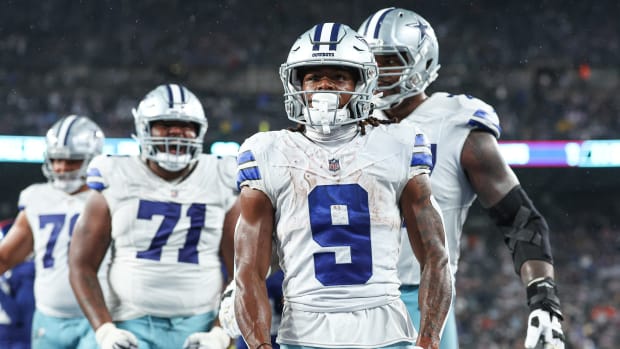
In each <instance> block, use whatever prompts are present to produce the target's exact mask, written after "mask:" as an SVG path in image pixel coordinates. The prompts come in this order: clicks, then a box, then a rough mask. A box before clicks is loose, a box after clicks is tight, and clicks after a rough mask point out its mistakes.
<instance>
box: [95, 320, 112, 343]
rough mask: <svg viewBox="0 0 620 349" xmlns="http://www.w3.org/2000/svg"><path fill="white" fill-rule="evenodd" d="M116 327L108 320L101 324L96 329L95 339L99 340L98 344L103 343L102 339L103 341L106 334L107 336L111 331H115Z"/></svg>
mask: <svg viewBox="0 0 620 349" xmlns="http://www.w3.org/2000/svg"><path fill="white" fill-rule="evenodd" d="M115 329H116V326H115V325H114V324H113V323H111V322H106V323H104V324H103V325H101V326H99V327H98V328H97V330H96V331H95V340H96V341H97V344H99V345H101V341H103V338H105V336H107V335H108V333H110V331H114V330H115Z"/></svg>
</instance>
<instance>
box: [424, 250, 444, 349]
mask: <svg viewBox="0 0 620 349" xmlns="http://www.w3.org/2000/svg"><path fill="white" fill-rule="evenodd" d="M438 243H439V241H438ZM452 296H453V294H452V273H451V271H450V263H449V258H448V255H447V251H446V250H445V248H444V247H443V245H436V247H434V248H432V249H427V251H426V263H425V267H424V270H423V271H422V275H421V282H420V289H419V295H418V297H419V299H418V301H419V304H420V317H421V318H420V328H419V333H418V341H417V345H419V346H421V347H423V348H439V342H440V339H441V338H440V334H441V330H442V328H443V325H444V323H445V321H446V317H447V316H448V311H449V309H450V304H451V302H452Z"/></svg>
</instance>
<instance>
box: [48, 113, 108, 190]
mask: <svg viewBox="0 0 620 349" xmlns="http://www.w3.org/2000/svg"><path fill="white" fill-rule="evenodd" d="M104 140H105V138H104V135H103V132H102V131H101V129H100V128H99V126H97V124H95V123H94V122H93V121H92V120H90V119H89V118H88V117H86V116H78V115H69V116H66V117H64V118H62V119H60V120H58V121H56V122H55V123H54V125H52V127H51V128H50V129H49V130H48V131H47V134H46V136H45V146H46V149H45V153H44V154H43V174H44V175H45V177H47V179H48V180H49V181H51V182H52V185H53V186H54V187H56V188H58V189H60V190H62V191H64V192H67V193H74V192H76V191H77V190H78V189H80V187H81V186H83V185H84V184H85V183H86V169H87V168H88V163H89V162H90V160H92V159H93V158H94V157H95V156H97V155H99V154H101V153H102V152H103V143H104ZM52 159H65V160H82V166H81V167H80V168H79V169H78V170H75V171H71V172H65V173H56V172H54V170H53V168H52Z"/></svg>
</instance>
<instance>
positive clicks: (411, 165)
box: [237, 125, 431, 312]
mask: <svg viewBox="0 0 620 349" xmlns="http://www.w3.org/2000/svg"><path fill="white" fill-rule="evenodd" d="M395 126H398V125H388V126H379V127H367V134H366V135H365V136H360V135H358V136H356V137H355V138H354V139H353V140H352V141H350V142H347V143H342V144H341V145H340V146H333V147H325V146H320V145H317V144H316V143H314V142H312V141H310V140H309V139H308V138H306V137H305V136H304V135H303V134H301V133H299V132H291V131H276V132H266V133H259V134H256V135H254V136H253V137H251V138H249V139H248V140H246V141H245V142H244V144H243V145H242V146H241V149H240V152H239V156H238V164H239V165H238V177H237V181H238V183H239V185H240V187H243V186H249V187H250V188H254V189H257V190H260V191H262V192H264V193H265V194H266V195H267V197H269V199H270V200H271V203H272V205H273V207H274V208H275V210H276V212H275V218H276V222H275V225H276V229H275V230H276V234H277V243H278V254H279V257H280V266H281V267H282V270H283V271H284V274H285V277H284V297H285V299H286V302H287V304H288V305H289V306H291V307H292V308H293V309H299V310H303V311H309V312H321V311H323V310H325V309H329V311H342V312H347V311H356V310H360V309H368V308H371V307H377V306H382V305H386V304H389V303H391V302H393V301H394V300H395V299H397V298H398V296H399V291H398V287H399V285H400V282H399V280H398V277H397V274H396V261H397V258H398V255H399V249H400V239H401V237H400V227H401V222H402V219H401V215H400V209H399V200H400V196H401V193H402V191H403V189H404V188H405V185H406V184H407V182H408V181H409V179H411V178H412V177H414V176H416V175H418V174H422V173H428V172H429V167H430V165H431V153H430V147H429V145H428V144H427V143H426V141H425V138H424V136H423V135H422V134H421V133H416V132H414V131H415V130H416V129H415V128H413V127H411V128H406V127H402V126H398V127H395Z"/></svg>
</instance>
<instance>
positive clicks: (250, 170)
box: [237, 132, 274, 203]
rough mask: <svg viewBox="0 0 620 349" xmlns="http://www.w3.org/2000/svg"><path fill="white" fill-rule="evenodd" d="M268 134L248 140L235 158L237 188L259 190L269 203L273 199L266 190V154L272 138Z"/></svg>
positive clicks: (256, 135) (261, 134) (257, 135)
mask: <svg viewBox="0 0 620 349" xmlns="http://www.w3.org/2000/svg"><path fill="white" fill-rule="evenodd" d="M268 134H269V132H264V133H258V134H255V135H254V136H252V137H250V138H248V139H246V140H245V142H243V144H242V145H241V147H240V148H239V155H238V156H237V188H238V189H239V190H241V188H243V187H249V188H252V189H256V190H260V191H262V192H263V193H265V194H266V195H267V196H268V197H269V199H270V200H271V202H272V203H273V202H274V197H272V195H271V194H270V191H269V190H268V188H267V180H266V178H265V175H268V172H267V171H268V169H267V161H265V158H266V156H267V155H266V152H267V149H268V148H269V145H270V144H271V140H272V139H273V138H271V139H270V138H269V136H268Z"/></svg>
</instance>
